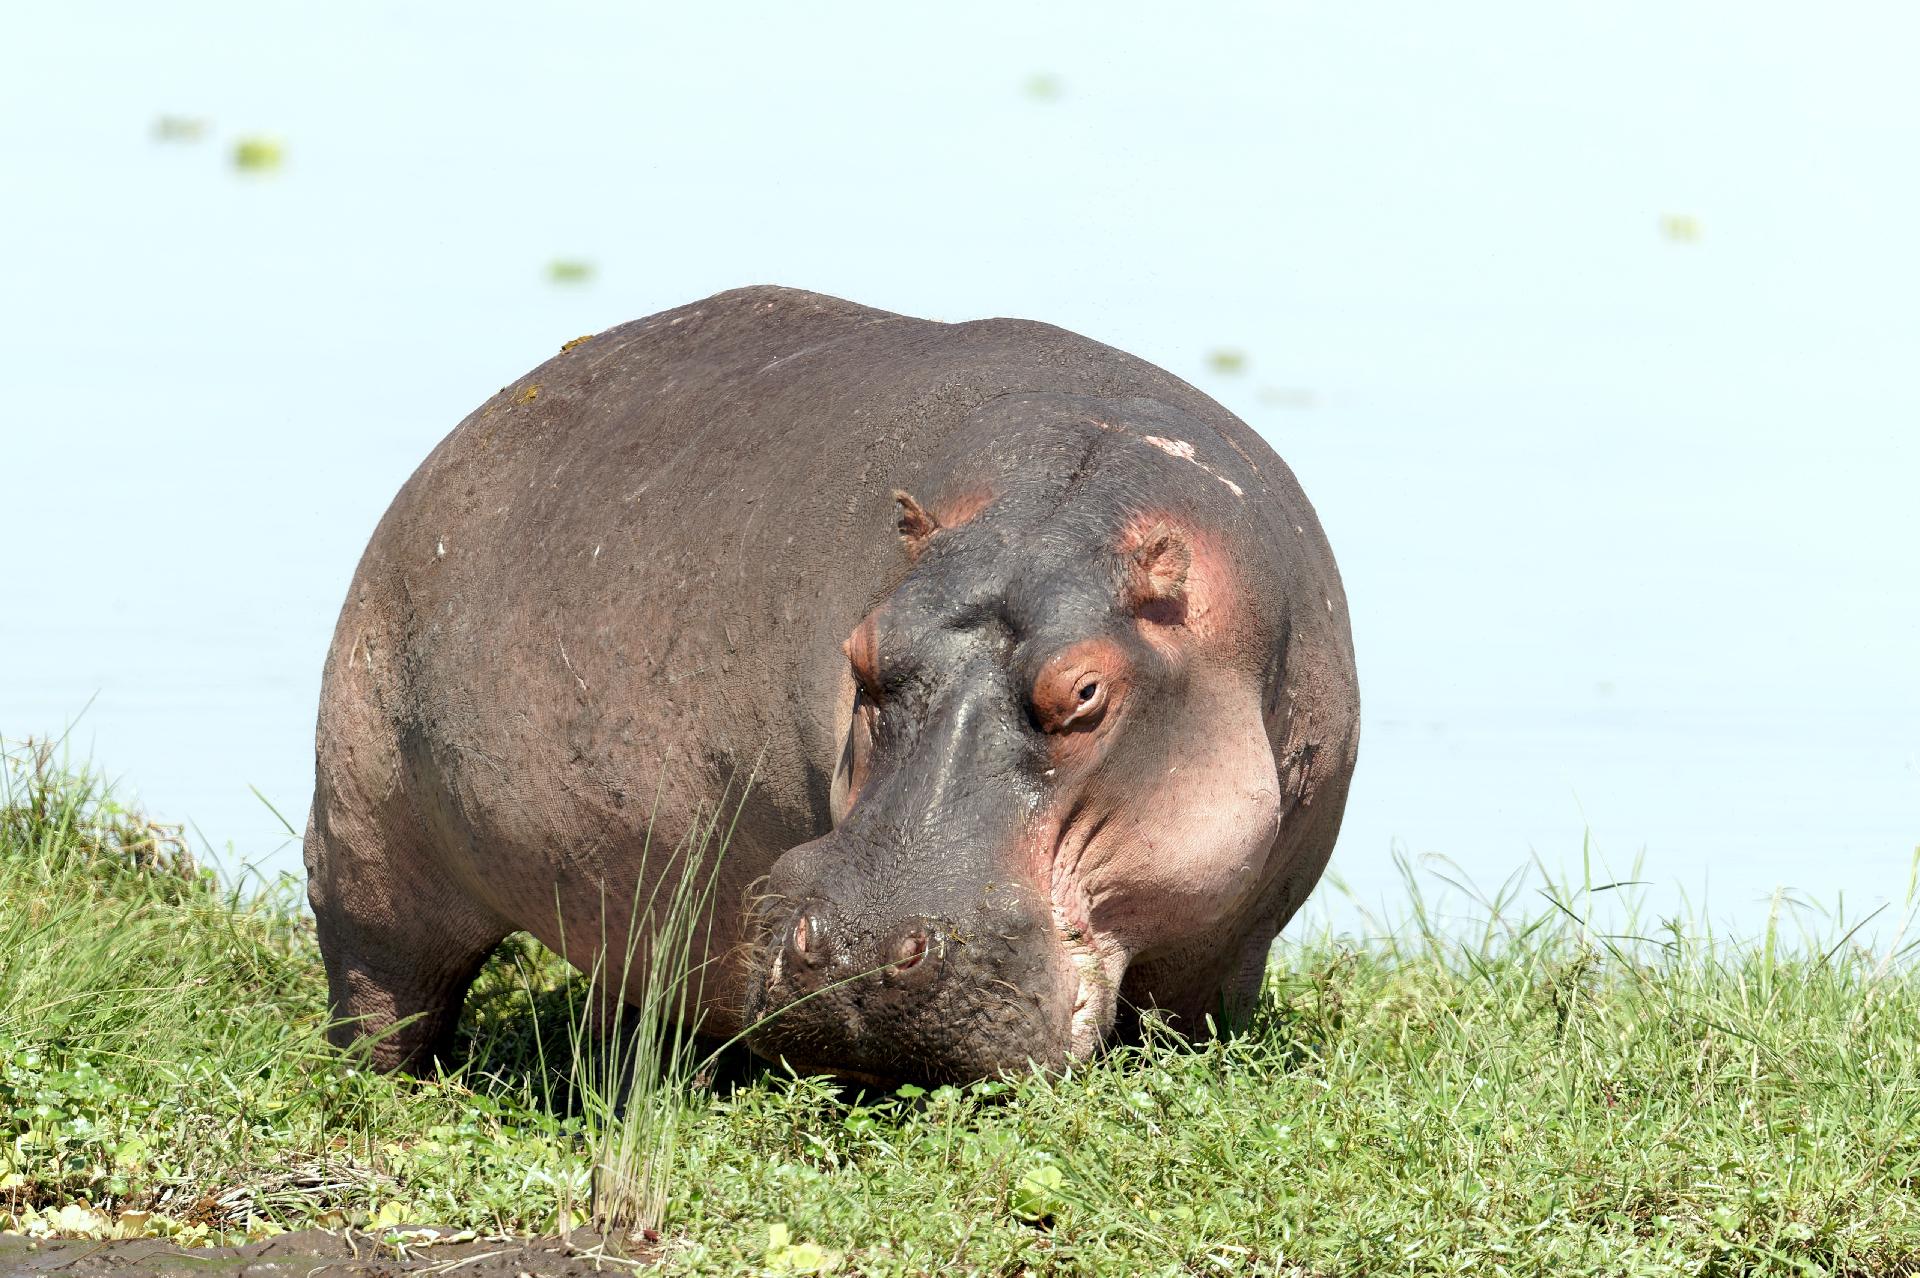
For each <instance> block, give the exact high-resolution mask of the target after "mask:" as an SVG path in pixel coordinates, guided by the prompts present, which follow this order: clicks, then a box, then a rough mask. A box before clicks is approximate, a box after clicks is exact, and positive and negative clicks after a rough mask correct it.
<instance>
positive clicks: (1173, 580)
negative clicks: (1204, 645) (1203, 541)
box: [1125, 523, 1193, 622]
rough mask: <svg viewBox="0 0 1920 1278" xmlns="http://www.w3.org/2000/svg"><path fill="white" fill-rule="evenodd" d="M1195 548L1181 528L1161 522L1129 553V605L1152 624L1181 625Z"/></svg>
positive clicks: (1134, 544) (1127, 569)
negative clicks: (1172, 623) (1170, 623)
mask: <svg viewBox="0 0 1920 1278" xmlns="http://www.w3.org/2000/svg"><path fill="white" fill-rule="evenodd" d="M1192 566H1193V548H1192V547H1190V546H1189V545H1188V544H1187V539H1186V537H1185V536H1184V535H1183V534H1182V533H1181V532H1180V530H1179V529H1177V528H1175V527H1173V526H1172V525H1171V524H1167V523H1157V524H1155V525H1153V526H1152V527H1151V528H1149V529H1147V530H1146V531H1145V532H1144V533H1141V534H1140V535H1139V537H1138V538H1137V539H1133V544H1132V546H1131V547H1130V548H1129V549H1128V550H1127V562H1126V574H1127V579H1126V587H1125V589H1126V596H1127V606H1128V607H1129V608H1131V609H1132V610H1133V611H1134V612H1136V613H1138V614H1140V615H1142V616H1145V617H1147V618H1148V619H1149V620H1152V621H1161V622H1177V621H1178V620H1179V619H1180V617H1181V615H1182V614H1184V612H1185V604H1186V599H1187V570H1188V569H1189V568H1191V567H1192Z"/></svg>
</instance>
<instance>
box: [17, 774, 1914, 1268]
mask: <svg viewBox="0 0 1920 1278" xmlns="http://www.w3.org/2000/svg"><path fill="white" fill-rule="evenodd" d="M8 769H9V771H8V776H9V780H8V783H7V785H8V788H7V790H6V792H5V793H4V795H3V796H0V1229H6V1228H12V1229H15V1230H26V1231H39V1232H44V1231H47V1230H59V1229H65V1230H69V1231H79V1232H94V1233H105V1232H108V1231H111V1230H118V1231H120V1232H122V1233H169V1234H173V1235H175V1236H178V1237H180V1238H182V1239H183V1240H186V1241H194V1240H205V1239H209V1238H213V1237H216V1236H227V1237H231V1236H234V1235H243V1234H248V1233H252V1234H259V1233H262V1232H265V1231H269V1230H271V1229H274V1228H283V1227H295V1226H299V1225H303V1224H310V1223H313V1222H316V1221H319V1222H322V1223H328V1224H340V1223H352V1224H358V1225H364V1226H368V1227H372V1228H389V1227H397V1226H399V1225H401V1224H404V1223H431V1224H436V1225H448V1226H457V1227H465V1228H472V1229H475V1230H478V1231H482V1232H495V1231H499V1232H521V1233H524V1232H536V1233H537V1232H547V1231H552V1230H555V1229H557V1228H559V1227H560V1226H562V1225H563V1224H566V1223H568V1221H569V1219H570V1218H574V1217H577V1216H579V1215H581V1214H583V1213H584V1212H585V1210H586V1207H587V1201H588V1197H589V1193H590V1186H589V1180H590V1177H589V1175H588V1173H587V1170H586V1169H587V1167H588V1165H589V1164H590V1161H591V1159H590V1157H589V1156H588V1153H587V1147H588V1141H589V1136H590V1135H591V1131H590V1128H591V1127H592V1117H591V1114H590V1113H583V1112H582V1111H583V1106H582V1104H581V1103H580V1100H579V1096H578V1094H577V1090H576V1089H574V1088H572V1087H571V1086H570V1085H569V1082H570V1077H571V1075H570V1071H569V1070H568V1068H567V1066H566V1063H565V1060H564V1057H565V1055H566V1052H565V1045H566V1043H567V1040H568V1034H569V1012H568V1008H569V1004H570V997H569V996H570V995H572V996H573V1001H576V1002H577V996H578V994H579V988H578V984H577V982H573V981H571V980H570V979H569V978H568V977H567V976H566V975H565V973H563V972H562V971H560V970H559V969H558V968H557V967H556V965H555V964H554V963H553V962H552V960H551V959H550V958H548V957H547V956H545V955H544V954H542V953H541V952H539V951H538V950H537V949H535V948H533V947H531V946H528V945H522V946H510V947H509V948H508V949H507V950H505V951H503V953H502V954H501V955H500V956H498V957H497V958H496V959H495V961H494V962H493V963H492V965H490V967H489V968H488V971H487V973H486V975H485V976H484V977H483V979H482V983H481V987H480V989H479V991H478V992H477V994H476V997H475V998H474V999H473V1000H472V1001H471V1004H470V1008H469V1012H468V1016H467V1018H466V1022H465V1024H464V1025H463V1028H462V1036H463V1043H464V1050H465V1052H466V1054H467V1064H466V1065H465V1067H464V1069H463V1071H462V1072H461V1073H460V1074H459V1075H458V1077H455V1078H449V1079H444V1080H441V1081H438V1082H431V1083H415V1082H410V1081H407V1080H401V1079H393V1078H381V1077H373V1076H370V1075H368V1074H367V1073H366V1072H365V1071H364V1070H361V1069H358V1068H356V1067H355V1064H354V1062H353V1061H351V1060H349V1059H344V1058H342V1057H340V1056H338V1055H336V1054H334V1053H332V1052H330V1051H328V1050H327V1049H326V1048H325V1047H324V1045H323V1043H322V1038H321V1030H322V1027H323V1017H324V1007H323V1001H324V993H325V982H324V980H323V978H322V975H321V971H320V965H319V960H318V955H317V952H316V950H315V947H314V943H313V938H312V934H311V930H310V928H309V927H308V925H307V924H306V922H305V921H304V920H303V919H302V917H301V915H300V912H299V910H298V908H297V893H296V892H295V891H294V890H293V889H292V887H291V886H290V885H283V886H280V887H275V888H270V889H267V890H264V891H251V892H246V893H239V892H235V891H232V890H229V889H228V888H224V887H222V886H221V885H220V884H219V883H217V882H216V881H215V880H213V879H212V878H211V877H210V876H207V875H205V874H201V873H199V872H197V871H195V870H194V869H193V868H192V866H191V864H190V863H189V862H188V861H187V859H186V858H185V857H184V855H183V854H182V853H181V852H180V850H179V849H178V847H177V846H176V845H174V844H172V843H170V842H169V840H168V838H167V832H166V831H165V830H161V829H157V828H156V827H153V826H150V825H148V824H147V823H146V822H145V821H144V820H143V819H142V818H140V817H138V816H137V815H134V814H132V813H128V812H125V811H123V810H121V809H120V808H118V807H117V806H116V805H115V804H114V803H113V801H112V799H111V797H110V796H108V795H107V794H105V793H104V792H103V791H102V789H101V788H100V787H99V786H98V784H97V783H95V782H94V781H92V780H90V779H89V778H87V777H85V776H80V775H74V774H71V773H69V772H66V771H64V770H61V769H59V768H58V767H55V766H53V765H52V764H51V763H50V762H49V761H47V760H46V759H45V758H44V757H36V756H34V755H33V754H31V753H30V752H28V751H25V750H22V749H18V748H15V749H13V750H12V751H11V752H10V756H9V763H8ZM1589 899H1590V898H1589V897H1588V896H1586V895H1584V894H1579V893H1571V892H1564V893H1560V894H1559V903H1558V904H1554V903H1552V902H1550V901H1548V900H1546V899H1545V898H1544V897H1542V896H1539V895H1531V894H1530V895H1529V900H1530V901H1532V902H1533V903H1534V904H1532V905H1529V906H1528V907H1526V908H1525V909H1521V910H1518V911H1517V912H1516V911H1514V910H1511V909H1503V910H1501V913H1502V914H1510V915H1511V917H1508V918H1506V919H1505V920H1504V921H1501V922H1494V923H1489V925H1488V926H1486V927H1485V928H1483V929H1481V930H1479V931H1475V932H1472V933H1471V934H1469V935H1468V936H1467V939H1464V940H1462V939H1459V938H1460V936H1461V935H1462V933H1461V932H1460V931H1459V930H1457V929H1449V930H1448V932H1447V935H1446V936H1445V937H1443V936H1442V935H1441V933H1440V931H1439V930H1438V929H1435V928H1432V927H1423V926H1422V925H1421V923H1420V918H1421V915H1420V913H1419V911H1418V909H1417V908H1416V906H1415V903H1413V902H1410V904H1409V911H1410V918H1411V919H1412V920H1413V921H1412V922H1411V923H1409V924H1408V925H1407V926H1405V927H1403V928H1400V929H1398V930H1397V931H1396V932H1395V933H1394V934H1393V935H1392V936H1388V937H1382V938H1375V939H1372V940H1369V941H1366V942H1355V941H1342V940H1338V939H1333V938H1319V939H1312V938H1309V939H1307V940H1305V941H1296V942H1293V943H1290V944H1289V945H1288V946H1287V947H1286V948H1285V950H1284V952H1283V956H1282V962H1281V965H1280V966H1279V967H1278V968H1277V969H1276V971H1275V972H1274V975H1273V980H1272V986H1271V998H1270V1000H1269V1003H1268V1006H1267V1008H1266V1009H1265V1012H1264V1014H1263V1015H1262V1017H1261V1020H1260V1023H1259V1025H1258V1026H1257V1028H1256V1029H1255V1031H1254V1032H1252V1033H1250V1034H1248V1035H1246V1036H1244V1037H1242V1038H1240V1039H1237V1040H1235V1041H1233V1042H1231V1043H1227V1044H1216V1045H1212V1046H1210V1047H1207V1048H1204V1049H1201V1050H1197V1051H1196V1050H1183V1049H1180V1048H1178V1047H1175V1046H1171V1045H1154V1046H1149V1047H1147V1048H1144V1049H1139V1050H1128V1051H1122V1052H1116V1053H1114V1054H1112V1055H1110V1056H1108V1057H1107V1058H1105V1059H1103V1060H1101V1061H1100V1062H1098V1063H1097V1064H1095V1065H1093V1066H1091V1067H1088V1068H1085V1069H1082V1070H1078V1071H1075V1072H1074V1073H1073V1074H1071V1075H1070V1076H1065V1077H1055V1078H1032V1079H1024V1080H1019V1081H1017V1082H1014V1083H1011V1084H993V1085H985V1086H981V1087H976V1088H972V1089H967V1090H964V1091H963V1090H955V1089H951V1088H942V1089H940V1090H938V1091H935V1092H933V1093H931V1094H918V1095H913V1094H908V1095H901V1096H892V1097H884V1098H874V1097H854V1096H851V1095H849V1094H847V1093H844V1092H841V1091H839V1090H837V1089H835V1088H833V1087H831V1086H829V1085H826V1084H823V1083H820V1082H816V1081H811V1080H795V1079H791V1078H785V1077H782V1076H780V1075H778V1074H772V1073H769V1074H765V1075H763V1076H761V1077H759V1078H758V1079H756V1080H754V1081H752V1082H750V1083H748V1084H746V1085H743V1086H740V1087H738V1088H735V1089H733V1090H731V1091H730V1092H728V1093H727V1094H725V1095H715V1094H712V1093H709V1092H707V1091H704V1090H696V1091H693V1092H691V1093H690V1094H689V1095H688V1096H687V1098H686V1104H687V1105H688V1106H689V1107H690V1109H689V1111H688V1112H689V1118H688V1122H687V1125H686V1127H685V1128H684V1129H683V1130H682V1132H681V1133H680V1135H679V1138H678V1139H679V1147H678V1151H677V1154H676V1157H677V1159H678V1168H677V1173H676V1176H675V1178H674V1183H675V1185H676V1187H677V1190H676V1193H675V1195H674V1197H673V1200H672V1202H671V1205H670V1214H669V1217H668V1219H667V1221H666V1227H665V1230H664V1234H665V1242H666V1244H667V1246H666V1250H665V1263H666V1264H667V1265H668V1266H670V1267H673V1268H678V1269H687V1270H697V1271H718V1272H731V1271H736V1270H757V1271H761V1272H775V1273H795V1272H811V1271H822V1272H826V1271H837V1272H922V1271H926V1272H941V1273H948V1272H982V1273H1008V1274H1011V1273H1019V1272H1022V1271H1023V1270H1030V1271H1032V1272H1035V1273H1083V1272H1084V1273H1095V1272H1113V1273H1140V1272H1148V1273H1152V1272H1169V1273H1214V1272H1219V1273H1252V1272H1264V1273H1315V1274H1489V1273H1511V1274H1556V1275H1558V1274H1570V1273H1607V1274H1622V1275H1636V1274H1675V1273H1699V1274H1746V1273H1780V1274H1832V1275H1839V1274H1859V1275H1866V1274H1873V1275H1889V1274H1900V1273H1920V1179H1916V1178H1917V1177H1920V978H1916V976H1915V975H1914V972H1913V970H1912V968H1911V966H1910V965H1909V964H1907V963H1906V962H1904V961H1902V960H1900V959H1898V958H1890V957H1889V956H1888V955H1887V954H1886V953H1885V952H1884V951H1875V952H1867V951H1865V950H1863V949H1860V948H1857V947H1856V946H1854V945H1853V944H1851V943H1849V942H1846V941H1844V940H1842V939H1841V938H1838V937H1836V938H1834V939H1835V941H1837V942H1839V943H1838V944H1835V945H1834V946H1833V947H1832V949H1831V951H1830V952H1827V951H1823V950H1821V949H1819V948H1808V947H1804V946H1802V947H1785V946H1777V945H1775V944H1773V943H1771V942H1770V941H1769V940H1768V939H1767V938H1765V937H1763V938H1760V939H1759V940H1757V941H1755V942H1753V943H1750V944H1733V943H1725V942H1716V943H1708V942H1707V941H1705V940H1701V939H1698V938H1693V937H1689V936H1687V935H1686V934H1685V933H1684V931H1681V930H1672V929H1670V930H1667V931H1664V932H1661V933H1659V934H1657V935H1654V936H1651V937H1645V938H1641V939H1637V940H1621V939H1612V938H1608V937H1604V936H1600V935H1596V934H1594V933H1593V932H1591V931H1590V930H1589V929H1588V928H1586V927H1584V926H1583V925H1582V923H1581V922H1580V919H1579V917H1578V916H1579V915H1580V914H1581V913H1582V912H1583V910H1584V908H1585V906H1586V903H1587V901H1588V900H1589ZM1448 938H1452V939H1448ZM909 1090H911V1089H909Z"/></svg>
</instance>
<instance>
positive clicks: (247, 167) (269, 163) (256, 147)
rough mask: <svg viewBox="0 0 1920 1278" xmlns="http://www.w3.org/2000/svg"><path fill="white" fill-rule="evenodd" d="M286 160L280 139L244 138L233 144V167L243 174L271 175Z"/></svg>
mask: <svg viewBox="0 0 1920 1278" xmlns="http://www.w3.org/2000/svg"><path fill="white" fill-rule="evenodd" d="M284 159H286V151H285V149H284V148H283V147H282V146H281V145H280V140H279V139H278V138H269V137H261V136H258V135H256V136H253V137H244V138H241V139H240V140H239V141H238V142H236V143H234V144H233V167H234V168H236V169H239V170H240V171H241V172H243V173H271V172H273V171H274V170H275V169H277V168H279V167H280V163H281V161H282V160H284Z"/></svg>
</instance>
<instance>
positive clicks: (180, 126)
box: [153, 115, 207, 142]
mask: <svg viewBox="0 0 1920 1278" xmlns="http://www.w3.org/2000/svg"><path fill="white" fill-rule="evenodd" d="M206 135H207V122H206V121H205V120H202V119H200V118H199V117H198V116H191V115H160V116H155V117H154V120H153V140H154V141H156V142H198V141H199V140H200V139H201V138H203V137H205V136H206Z"/></svg>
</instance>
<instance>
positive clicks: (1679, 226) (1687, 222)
mask: <svg viewBox="0 0 1920 1278" xmlns="http://www.w3.org/2000/svg"><path fill="white" fill-rule="evenodd" d="M1660 233H1661V234H1662V235H1664V236H1666V237H1667V238H1668V239H1670V240H1672V241H1673V242H1674V243H1675V244H1692V243H1693V242H1695V241H1696V240H1698V239H1699V238H1700V222H1699V219H1697V218H1695V217H1693V216H1692V215H1691V214H1688V213H1667V214H1664V215H1663V216H1662V217H1661V218H1660Z"/></svg>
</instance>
